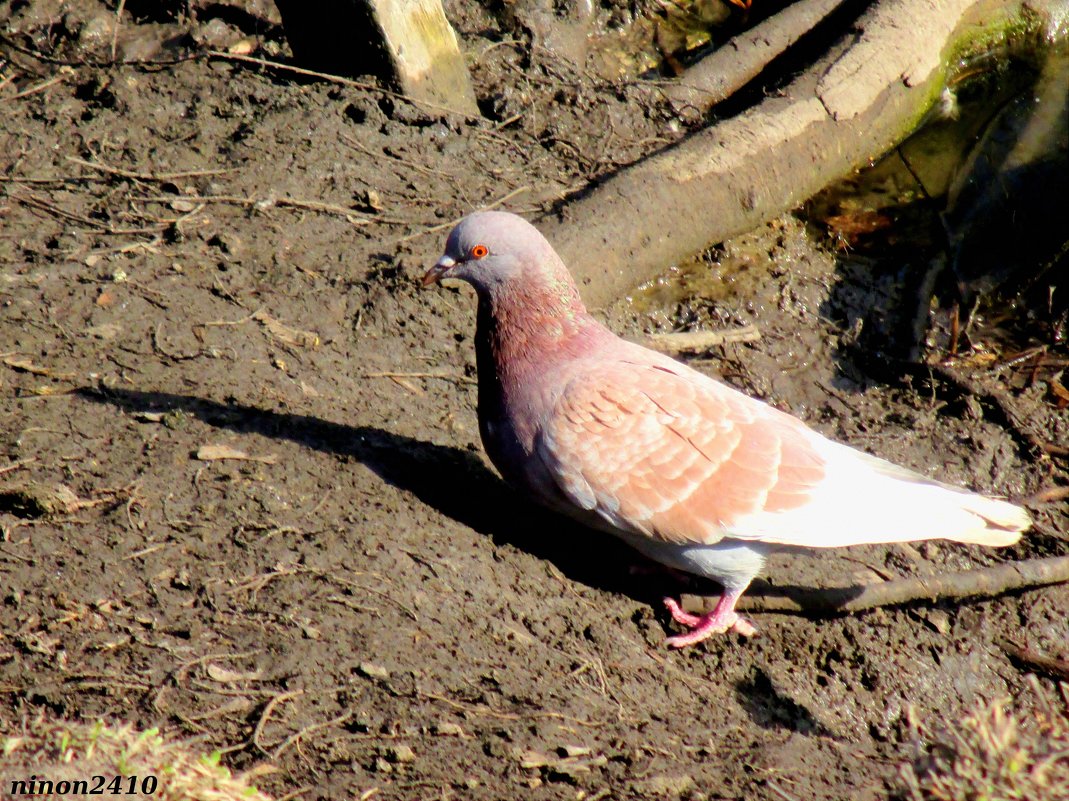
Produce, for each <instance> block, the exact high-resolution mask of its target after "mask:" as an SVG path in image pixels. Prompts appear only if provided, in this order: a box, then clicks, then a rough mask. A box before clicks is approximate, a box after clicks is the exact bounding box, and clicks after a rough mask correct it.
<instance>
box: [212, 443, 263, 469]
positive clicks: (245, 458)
mask: <svg viewBox="0 0 1069 801" xmlns="http://www.w3.org/2000/svg"><path fill="white" fill-rule="evenodd" d="M196 458H198V459H200V460H201V461H202V462H218V461H222V460H226V459H233V460H234V461H238V462H260V463H261V464H275V463H276V462H277V461H278V456H276V455H275V454H273V453H270V454H268V455H267V456H250V455H249V454H247V453H245V451H239V450H238V449H237V448H231V447H230V446H229V445H201V446H200V447H199V448H197V455H196Z"/></svg>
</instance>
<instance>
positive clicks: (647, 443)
mask: <svg viewBox="0 0 1069 801" xmlns="http://www.w3.org/2000/svg"><path fill="white" fill-rule="evenodd" d="M680 368H681V369H680V371H679V372H677V371H676V370H673V369H669V368H666V367H664V366H661V365H643V364H631V363H626V362H614V363H609V364H607V365H604V366H601V367H598V368H595V369H594V370H592V371H586V372H584V373H583V374H582V375H580V376H579V377H578V378H576V379H573V381H572V382H570V383H569V385H568V386H567V388H566V389H565V391H564V393H563V394H562V396H561V398H560V400H559V401H558V403H557V406H556V409H555V411H554V414H553V415H552V416H551V418H550V420H549V421H548V423H547V424H546V425H545V428H544V430H543V432H542V436H541V437H539V439H538V441H537V443H536V449H537V452H538V455H539V456H540V457H541V458H542V460H543V461H544V463H545V464H546V465H547V467H548V468H549V472H550V474H551V475H553V476H555V477H556V478H557V481H558V484H559V486H560V489H561V490H562V492H564V494H565V495H566V496H568V497H569V498H570V499H571V500H573V501H574V502H575V503H576V504H578V505H579V506H581V507H582V508H583V509H587V510H591V511H595V512H597V513H598V514H600V515H601V516H602V517H603V518H604V519H605V520H606V521H607V522H609V523H610V524H612V525H613V526H616V527H619V528H621V529H623V530H625V531H631V532H636V533H643V534H647V535H649V536H651V537H654V538H656V539H660V540H664V541H668V542H678V543H686V542H696V543H704V544H712V543H715V542H717V541H719V540H720V539H721V537H723V536H724V534H725V533H727V532H728V531H731V530H732V529H734V528H736V527H737V525H738V524H739V523H740V522H741V521H743V520H744V519H745V518H746V517H748V516H751V515H753V514H756V513H760V512H776V511H782V510H785V509H789V508H793V507H796V506H800V505H802V504H804V503H805V502H806V500H807V499H808V497H809V493H810V492H811V490H812V488H813V486H814V485H815V484H817V483H818V482H819V481H820V480H821V479H822V478H823V476H824V470H823V468H822V465H821V462H820V459H819V458H818V457H817V456H816V454H815V451H814V450H813V449H812V447H811V446H809V445H808V432H807V431H806V430H805V428H804V427H803V426H801V424H800V423H797V422H796V421H794V420H793V418H789V417H787V416H785V415H778V413H774V412H772V410H768V411H769V412H770V414H768V415H766V414H762V411H763V410H765V408H766V407H763V406H761V405H760V404H758V403H756V402H755V401H752V400H750V399H748V398H746V397H745V396H743V395H740V394H738V393H735V392H734V391H733V390H730V389H728V388H727V387H724V386H722V385H720V384H717V383H716V382H714V381H711V380H710V379H707V378H705V377H704V376H700V374H697V373H692V372H691V371H689V370H688V369H687V368H684V367H682V366H680ZM684 370H685V371H686V372H683V371H684ZM695 376H697V377H698V378H699V379H701V380H696V379H695Z"/></svg>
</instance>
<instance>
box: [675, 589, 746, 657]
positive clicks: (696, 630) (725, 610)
mask: <svg viewBox="0 0 1069 801" xmlns="http://www.w3.org/2000/svg"><path fill="white" fill-rule="evenodd" d="M737 599H738V595H735V596H731V595H730V594H728V593H725V594H724V595H723V596H722V597H721V598H720V601H719V602H717V605H716V608H715V609H714V610H713V611H712V612H709V613H707V614H704V615H692V614H690V613H689V612H684V611H683V609H682V607H680V605H679V604H678V603H676V601H675V600H674V599H672V598H665V599H664V605H665V607H666V608H667V609H668V613H669V614H670V615H671V616H672V620H674V621H675V622H676V623H678V624H679V625H681V626H685V627H686V628H688V629H690V631H688V632H687V633H686V634H678V635H676V636H674V637H669V638H668V639H667V640H665V644H666V645H667V646H668V647H669V648H686V647H687V646H688V645H695V644H697V643H699V642H701V641H702V640H705V639H708V638H709V637H711V636H712V635H714V634H724V633H726V632H729V631H734V632H735V633H736V634H741V635H742V636H743V637H752V636H754V635H755V634H757V628H756V627H755V626H754V625H753V623H751V622H750V621H749V620H747V619H746V618H744V617H740V616H739V614H738V613H737V612H736V611H735V601H736V600H737Z"/></svg>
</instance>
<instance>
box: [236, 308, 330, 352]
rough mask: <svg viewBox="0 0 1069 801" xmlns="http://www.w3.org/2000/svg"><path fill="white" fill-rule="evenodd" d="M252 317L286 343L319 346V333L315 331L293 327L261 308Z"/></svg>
mask: <svg viewBox="0 0 1069 801" xmlns="http://www.w3.org/2000/svg"><path fill="white" fill-rule="evenodd" d="M252 319H254V320H256V322H258V323H260V325H262V326H263V327H264V328H266V329H267V332H268V333H269V334H270V335H271V336H273V337H274V338H275V339H277V340H278V341H279V342H281V343H282V344H284V345H293V346H295V347H301V348H318V347H319V334H317V333H315V331H302V330H301V329H300V328H291V327H290V326H288V325H285V324H283V323H280V322H279V321H278V320H276V319H275V318H274V317H272V316H271V315H270V314H268V313H267V312H265V311H263V310H260V311H257V312H254V313H253V315H252Z"/></svg>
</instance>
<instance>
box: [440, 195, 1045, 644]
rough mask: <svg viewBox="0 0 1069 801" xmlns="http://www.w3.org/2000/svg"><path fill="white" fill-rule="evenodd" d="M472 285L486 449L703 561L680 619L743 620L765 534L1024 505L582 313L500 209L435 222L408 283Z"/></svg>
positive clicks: (530, 235) (573, 509)
mask: <svg viewBox="0 0 1069 801" xmlns="http://www.w3.org/2000/svg"><path fill="white" fill-rule="evenodd" d="M442 278H460V279H462V280H464V281H467V282H468V283H470V284H472V285H473V286H474V287H475V291H476V294H477V295H478V302H479V306H478V321H477V327H476V332H475V350H476V359H477V366H478V371H479V431H480V433H481V435H482V441H483V446H484V447H485V448H486V452H487V454H488V455H489V457H490V460H491V461H492V462H493V464H494V466H495V467H496V468H497V469H498V470H499V471H500V472H501V475H502V476H503V477H504V478H505V480H506V481H508V482H509V483H510V484H512V485H514V486H515V487H517V488H519V489H520V490H521V491H524V492H526V493H527V494H529V495H530V496H532V497H533V498H534V499H536V500H537V501H539V502H541V503H542V504H544V505H546V506H548V507H550V508H551V509H555V510H557V511H559V512H563V513H565V514H567V515H569V516H571V517H573V518H576V519H578V520H579V521H581V522H583V523H585V524H588V525H589V526H591V527H593V528H595V529H600V530H602V531H607V532H609V533H611V534H614V535H616V536H618V537H620V538H622V539H623V540H625V541H626V542H628V543H629V544H630V545H632V546H633V547H635V548H636V549H638V550H639V551H640V552H642V553H643V554H645V555H646V556H648V557H650V558H652V559H654V560H656V561H658V562H661V563H663V564H665V565H668V566H669V567H672V568H676V569H680V570H683V571H686V572H689V573H694V574H697V575H699V576H705V577H708V578H712V579H714V580H716V581H717V582H719V583H720V584H721V585H722V586H723V588H724V592H723V595H722V596H721V597H720V600H719V602H718V603H717V605H716V607H715V608H714V609H713V610H712V611H711V612H709V613H708V614H705V615H701V616H698V615H690V614H687V613H686V612H684V611H683V610H682V609H681V608H680V607H679V605H678V604H677V603H676V602H675V601H673V600H671V599H665V604H666V606H667V607H668V610H669V611H670V613H671V615H672V617H673V618H674V619H675V620H676V621H677V622H678V623H679V624H681V625H682V626H683V627H685V628H686V629H688V630H689V631H688V632H687V633H686V634H683V635H680V636H676V637H671V638H669V639H668V644H669V645H670V646H672V647H677V648H679V647H683V646H687V645H692V644H694V643H697V642H701V641H702V640H704V639H706V638H707V637H709V636H710V635H711V634H714V633H719V632H726V631H729V630H734V631H736V632H738V633H740V634H744V635H750V634H753V633H754V631H755V629H754V627H753V625H752V624H751V623H750V622H749V621H747V620H745V619H744V618H742V617H740V616H739V615H738V613H737V612H736V611H735V604H736V602H737V601H738V599H739V596H740V595H742V593H743V592H744V591H745V589H746V587H747V586H748V585H749V584H750V581H751V580H752V579H753V578H754V577H755V576H756V575H757V574H758V573H759V572H760V571H761V569H762V567H763V566H764V562H765V557H766V555H767V554H768V553H769V552H770V551H771V550H773V549H775V548H776V547H778V546H793V547H803V548H833V547H839V546H848V545H863V544H868V543H890V542H910V541H916V540H929V539H946V540H952V541H955V542H964V543H976V544H979V545H990V546H1005V545H1011V544H1013V543H1015V542H1016V541H1017V540H1018V539H1019V538H1020V536H1021V532H1022V531H1024V530H1025V529H1027V528H1028V527H1029V525H1030V524H1031V521H1030V519H1029V516H1028V513H1027V512H1026V511H1025V510H1024V509H1022V508H1020V507H1018V506H1014V505H1012V504H1010V503H1007V502H1005V501H1001V500H996V499H994V498H988V497H985V496H982V495H977V494H975V493H972V492H969V491H967V490H964V489H959V488H957V487H951V486H948V485H946V484H942V483H940V482H937V481H933V480H931V479H929V478H926V477H925V476H922V475H920V474H919V473H915V472H913V471H911V470H906V469H904V468H901V467H898V466H896V465H893V464H891V463H890V462H886V461H884V460H882V459H878V458H876V457H875V456H870V455H868V454H866V453H862V452H861V451H857V450H854V449H853V448H849V447H847V446H845V445H840V444H839V443H837V442H833V441H832V440H829V439H826V438H825V437H823V436H821V435H820V434H817V433H816V432H815V431H812V430H810V429H809V428H807V427H806V426H805V424H804V423H802V422H801V421H799V420H797V419H795V418H794V417H791V416H790V415H788V414H785V413H783V412H780V411H778V410H776V409H774V408H772V407H770V406H768V405H766V404H764V403H762V402H761V401H758V400H754V399H753V398H750V397H748V396H746V395H744V394H742V393H741V392H738V391H736V390H734V389H732V388H730V387H728V386H726V385H724V384H722V383H720V382H718V381H715V380H714V379H712V378H709V377H708V376H706V375H703V374H702V373H699V372H698V371H697V370H694V369H692V368H690V367H688V366H687V365H685V364H682V363H681V362H678V361H676V360H674V359H671V358H669V357H668V356H665V355H663V354H661V353H657V352H656V351H653V350H649V349H648V348H644V347H642V346H641V345H637V344H635V343H632V342H628V341H626V340H623V339H621V338H620V337H618V336H616V335H615V334H614V333H613V332H612V331H610V330H609V329H608V328H606V327H605V326H604V325H602V324H601V323H600V322H598V321H597V320H595V319H594V318H593V317H591V316H590V314H588V313H587V310H586V308H585V307H584V305H583V302H582V300H580V297H579V291H578V290H577V288H576V285H575V282H574V281H573V280H572V277H571V275H570V274H569V272H568V269H567V268H566V267H565V266H564V263H563V262H562V261H561V259H560V257H559V256H558V255H557V254H556V252H555V251H554V250H553V248H552V246H551V245H550V244H549V242H547V241H546V239H545V238H544V237H543V236H542V235H541V234H540V233H539V232H538V230H537V229H536V228H535V227H534V226H532V225H531V224H530V223H528V222H526V221H525V220H523V219H522V218H520V217H517V216H516V215H514V214H509V213H505V212H497V211H486V212H478V213H475V214H472V215H470V216H468V217H465V218H464V219H463V220H462V221H461V222H460V223H459V224H458V225H457V226H456V227H455V228H454V229H453V231H452V233H450V235H449V239H448V241H447V242H446V248H445V254H444V255H443V256H442V257H441V258H440V259H439V260H438V262H437V263H436V264H435V265H434V267H432V268H431V269H430V270H429V271H428V272H427V274H426V275H425V276H424V278H423V284H424V286H427V285H430V284H433V283H435V282H437V281H438V280H440V279H442Z"/></svg>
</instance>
